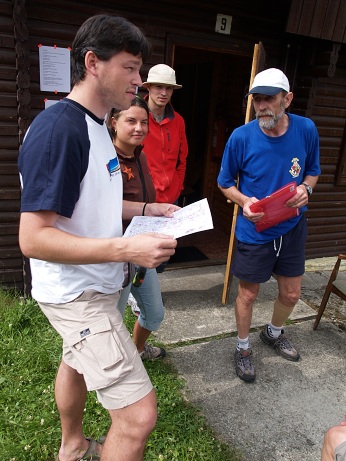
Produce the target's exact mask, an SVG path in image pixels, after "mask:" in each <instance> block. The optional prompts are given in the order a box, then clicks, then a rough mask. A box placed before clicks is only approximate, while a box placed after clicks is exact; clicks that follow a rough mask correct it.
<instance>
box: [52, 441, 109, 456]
mask: <svg viewBox="0 0 346 461" xmlns="http://www.w3.org/2000/svg"><path fill="white" fill-rule="evenodd" d="M86 440H88V441H89V446H88V449H87V451H86V452H85V453H84V455H83V456H82V457H81V458H78V459H77V460H76V461H100V459H101V455H99V454H98V453H97V445H98V444H101V445H102V443H103V442H104V441H105V437H100V439H99V440H94V439H91V438H89V437H86ZM55 461H59V455H57V457H56V458H55Z"/></svg>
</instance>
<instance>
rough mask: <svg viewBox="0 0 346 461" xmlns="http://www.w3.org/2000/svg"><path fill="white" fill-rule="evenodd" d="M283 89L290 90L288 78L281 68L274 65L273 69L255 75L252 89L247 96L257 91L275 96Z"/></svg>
mask: <svg viewBox="0 0 346 461" xmlns="http://www.w3.org/2000/svg"><path fill="white" fill-rule="evenodd" d="M282 90H284V91H287V92H289V91H290V84H289V81H288V78H287V77H286V75H285V74H284V73H283V72H282V71H281V70H280V69H275V68H274V67H272V68H271V69H266V70H264V71H263V72H260V73H258V74H257V75H256V76H255V78H254V80H253V83H252V86H251V90H250V91H249V92H248V94H247V95H246V96H248V95H249V94H255V93H257V94H267V95H268V96H274V95H276V94H278V93H280V91H282Z"/></svg>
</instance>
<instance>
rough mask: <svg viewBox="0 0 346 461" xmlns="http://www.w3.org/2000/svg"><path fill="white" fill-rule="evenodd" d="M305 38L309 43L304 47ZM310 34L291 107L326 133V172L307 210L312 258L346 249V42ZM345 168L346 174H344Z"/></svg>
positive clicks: (302, 50) (323, 154)
mask: <svg viewBox="0 0 346 461" xmlns="http://www.w3.org/2000/svg"><path fill="white" fill-rule="evenodd" d="M302 43H303V46H302ZM313 44H314V42H313V41H312V40H311V39H305V40H304V41H303V42H301V43H300V45H299V47H298V48H299V50H300V51H299V54H300V59H299V70H298V75H299V77H298V78H297V81H296V84H295V88H294V94H295V98H294V100H293V104H292V109H291V111H292V112H294V113H297V114H298V115H303V116H306V117H309V118H311V119H312V120H313V121H314V122H315V124H316V127H317V130H318V132H319V136H320V163H321V170H322V173H321V176H320V178H319V181H318V184H317V186H316V188H315V191H314V193H313V195H312V196H311V198H310V200H309V211H308V213H307V217H308V222H309V238H308V242H307V247H306V255H307V257H308V258H309V257H310V258H312V257H323V256H331V255H336V254H338V253H340V252H343V251H345V248H346V180H345V178H346V176H345V165H346V154H345V139H346V124H345V122H346V52H345V46H341V45H340V44H336V43H332V42H318V46H316V45H315V46H314V53H311V51H310V50H311V49H313V48H312V47H313ZM343 172H344V173H343Z"/></svg>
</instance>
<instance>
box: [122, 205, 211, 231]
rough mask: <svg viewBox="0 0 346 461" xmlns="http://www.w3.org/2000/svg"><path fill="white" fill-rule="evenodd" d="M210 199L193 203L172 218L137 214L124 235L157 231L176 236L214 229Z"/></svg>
mask: <svg viewBox="0 0 346 461" xmlns="http://www.w3.org/2000/svg"><path fill="white" fill-rule="evenodd" d="M213 227H214V226H213V219H212V217H211V213H210V208H209V204H208V200H207V199H206V198H204V199H202V200H199V201H198V202H195V203H191V205H187V206H185V207H184V208H181V209H180V210H178V211H175V212H174V213H173V217H172V218H165V217H162V216H135V217H134V218H132V221H131V223H130V225H129V226H128V228H127V229H126V231H125V234H124V237H131V236H133V235H137V234H147V233H148V232H155V233H159V234H167V235H172V236H173V237H174V238H178V237H183V236H184V235H189V234H193V233H195V232H201V231H204V230H208V229H213Z"/></svg>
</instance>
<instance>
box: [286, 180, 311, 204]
mask: <svg viewBox="0 0 346 461" xmlns="http://www.w3.org/2000/svg"><path fill="white" fill-rule="evenodd" d="M308 201H309V196H308V193H307V191H306V188H305V186H304V185H302V184H300V185H299V186H298V187H297V193H296V194H295V195H294V196H293V197H292V198H290V199H289V200H287V202H286V206H289V207H292V208H301V207H302V206H304V205H307V203H308Z"/></svg>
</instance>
